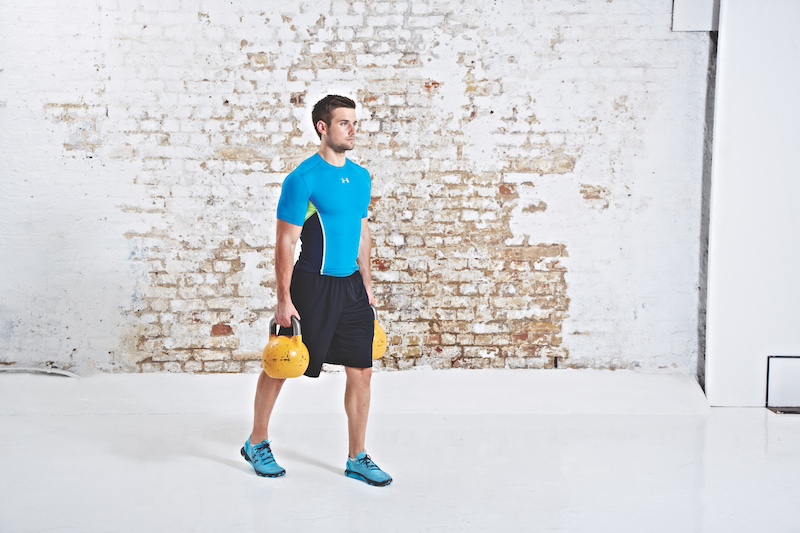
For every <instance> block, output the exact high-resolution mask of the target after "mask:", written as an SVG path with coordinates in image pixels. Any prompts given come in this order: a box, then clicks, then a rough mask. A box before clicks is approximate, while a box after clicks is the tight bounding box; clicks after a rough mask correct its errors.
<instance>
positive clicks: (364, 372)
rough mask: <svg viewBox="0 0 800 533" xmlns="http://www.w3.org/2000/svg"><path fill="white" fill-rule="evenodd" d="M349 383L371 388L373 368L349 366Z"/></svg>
mask: <svg viewBox="0 0 800 533" xmlns="http://www.w3.org/2000/svg"><path fill="white" fill-rule="evenodd" d="M346 372H347V384H348V385H350V386H354V387H358V388H369V386H370V382H371V380H372V369H371V368H347V370H346Z"/></svg>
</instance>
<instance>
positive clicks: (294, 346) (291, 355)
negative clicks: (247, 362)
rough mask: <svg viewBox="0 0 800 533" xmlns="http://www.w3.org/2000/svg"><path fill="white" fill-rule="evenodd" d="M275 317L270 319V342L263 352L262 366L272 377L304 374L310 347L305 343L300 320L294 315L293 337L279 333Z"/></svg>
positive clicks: (290, 376)
mask: <svg viewBox="0 0 800 533" xmlns="http://www.w3.org/2000/svg"><path fill="white" fill-rule="evenodd" d="M277 325H278V324H276V322H275V319H274V318H272V319H271V320H270V321H269V342H268V343H267V346H266V347H265V348H264V351H263V352H262V354H261V366H262V367H263V368H264V372H266V373H267V375H268V376H269V377H271V378H275V379H284V378H296V377H299V376H302V375H303V373H304V372H305V371H306V369H307V368H308V348H306V345H305V344H303V335H302V334H301V331H300V321H299V320H297V318H296V317H292V337H291V338H289V337H285V336H282V335H278V332H279V331H280V326H278V327H277V328H276V327H275V326H277Z"/></svg>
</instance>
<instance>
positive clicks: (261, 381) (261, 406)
mask: <svg viewBox="0 0 800 533" xmlns="http://www.w3.org/2000/svg"><path fill="white" fill-rule="evenodd" d="M285 381H286V380H285V379H275V378H271V377H269V376H268V375H267V373H266V372H263V371H262V372H261V375H260V376H258V385H257V386H256V400H255V405H254V409H253V411H254V414H253V432H252V433H251V434H250V442H252V443H253V444H258V443H259V442H263V441H265V440H268V439H269V418H270V416H271V415H272V408H273V407H275V401H276V400H277V399H278V394H279V393H280V392H281V388H282V387H283V383H284V382H285Z"/></svg>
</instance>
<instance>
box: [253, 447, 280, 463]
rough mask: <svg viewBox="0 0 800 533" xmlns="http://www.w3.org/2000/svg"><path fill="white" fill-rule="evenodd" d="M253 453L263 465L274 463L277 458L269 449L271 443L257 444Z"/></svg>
mask: <svg viewBox="0 0 800 533" xmlns="http://www.w3.org/2000/svg"><path fill="white" fill-rule="evenodd" d="M253 452H255V453H254V455H255V456H256V457H258V459H259V461H260V462H262V463H267V464H269V463H274V462H275V457H274V456H273V455H272V450H270V448H269V443H263V444H256V445H255V446H253Z"/></svg>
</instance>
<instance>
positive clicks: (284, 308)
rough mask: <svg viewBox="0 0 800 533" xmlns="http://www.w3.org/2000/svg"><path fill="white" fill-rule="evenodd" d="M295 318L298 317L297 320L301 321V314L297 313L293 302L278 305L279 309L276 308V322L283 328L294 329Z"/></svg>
mask: <svg viewBox="0 0 800 533" xmlns="http://www.w3.org/2000/svg"><path fill="white" fill-rule="evenodd" d="M293 316H294V317H297V320H300V313H298V312H297V309H295V307H294V304H293V303H292V302H291V301H290V302H284V303H280V302H279V303H278V307H276V308H275V322H277V323H278V324H280V325H281V327H283V328H290V327H292V317H293Z"/></svg>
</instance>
